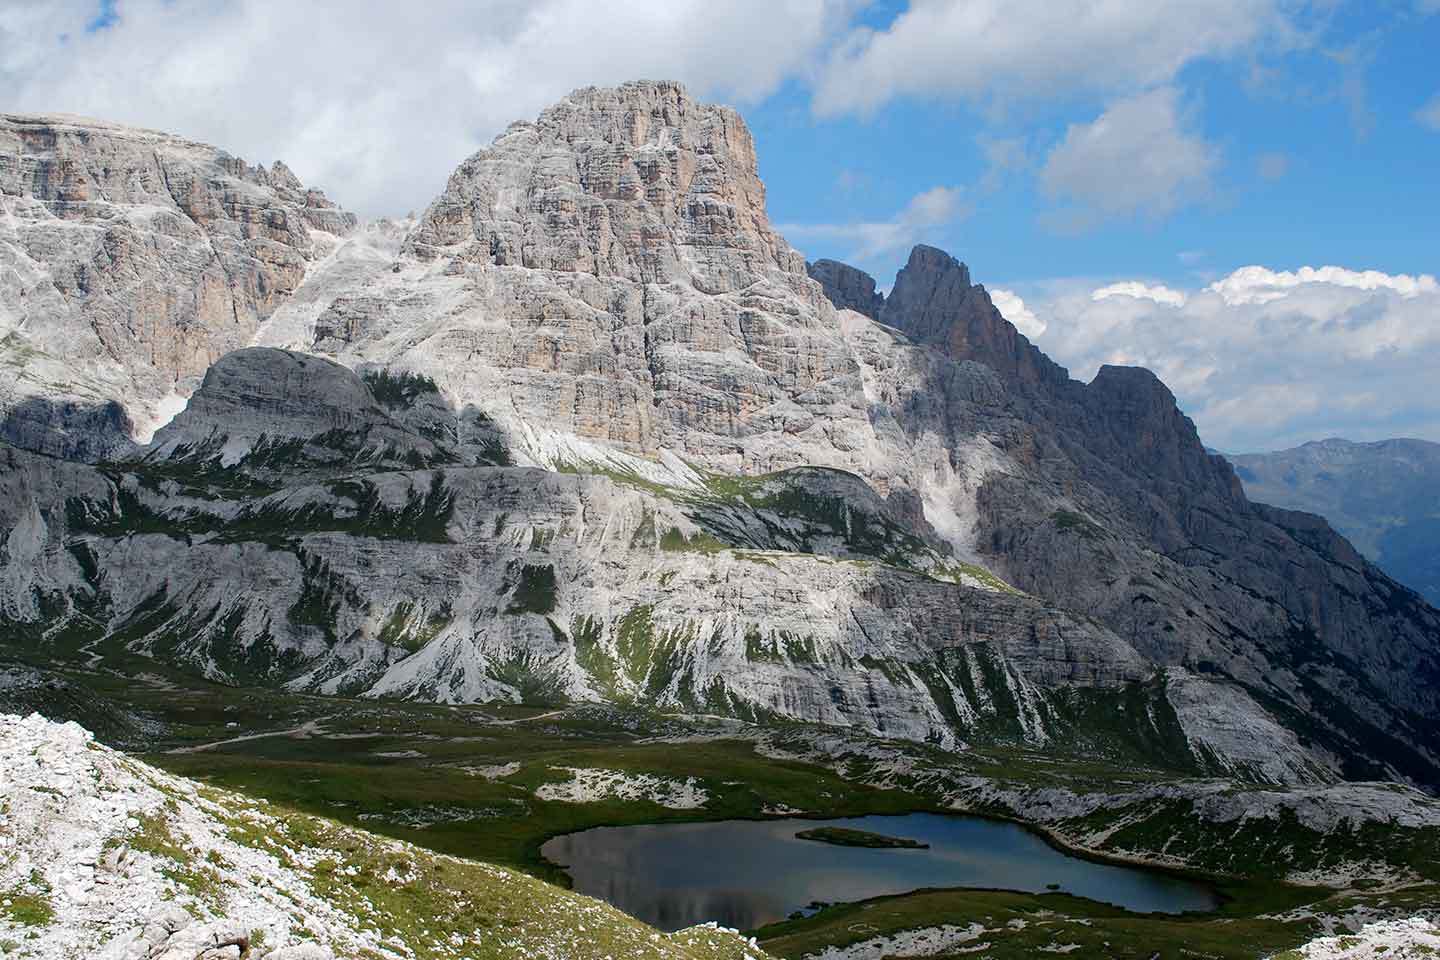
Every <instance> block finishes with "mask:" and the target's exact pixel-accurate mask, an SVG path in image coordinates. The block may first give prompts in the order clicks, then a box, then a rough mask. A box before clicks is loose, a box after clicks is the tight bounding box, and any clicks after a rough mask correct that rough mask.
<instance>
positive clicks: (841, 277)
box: [805, 260, 885, 320]
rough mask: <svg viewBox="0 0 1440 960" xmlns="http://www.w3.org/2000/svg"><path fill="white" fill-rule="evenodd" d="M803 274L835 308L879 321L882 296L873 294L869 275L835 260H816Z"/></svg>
mask: <svg viewBox="0 0 1440 960" xmlns="http://www.w3.org/2000/svg"><path fill="white" fill-rule="evenodd" d="M805 271H806V272H807V273H808V274H810V278H811V279H812V280H814V281H815V282H816V283H818V284H820V287H821V289H823V290H824V291H825V296H826V297H827V298H828V299H829V300H830V302H831V303H833V304H835V306H836V307H837V308H838V309H840V310H854V311H855V312H856V313H859V314H863V315H865V316H867V317H869V318H870V319H871V320H879V319H880V311H882V310H884V309H885V297H884V295H883V294H880V293H878V292H876V290H875V278H874V277H872V276H870V274H868V273H866V272H865V271H863V270H857V269H856V268H855V267H852V266H850V265H849V264H848V263H841V262H840V261H838V260H816V261H815V262H814V263H807V264H805Z"/></svg>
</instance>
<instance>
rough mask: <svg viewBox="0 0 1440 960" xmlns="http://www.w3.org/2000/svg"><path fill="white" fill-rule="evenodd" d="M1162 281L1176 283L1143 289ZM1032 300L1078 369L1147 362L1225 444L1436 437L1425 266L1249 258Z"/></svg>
mask: <svg viewBox="0 0 1440 960" xmlns="http://www.w3.org/2000/svg"><path fill="white" fill-rule="evenodd" d="M1157 289H1159V290H1162V291H1167V292H1166V293H1164V294H1162V295H1161V296H1159V297H1151V296H1143V295H1134V294H1136V293H1138V292H1141V291H1146V292H1154V291H1156V290H1157ZM1122 290H1124V291H1127V292H1119V291H1122ZM1102 291H1115V292H1109V293H1107V294H1106V295H1105V296H1097V294H1099V293H1101V292H1102ZM1171 294H1173V296H1172V295H1171ZM1032 309H1033V312H1034V313H1036V314H1037V315H1038V316H1039V318H1040V319H1041V320H1042V322H1044V324H1045V332H1044V334H1043V335H1042V336H1041V337H1040V338H1039V340H1038V343H1039V345H1040V346H1041V348H1042V349H1044V350H1045V351H1046V352H1047V353H1049V354H1050V355H1051V356H1053V357H1054V358H1055V359H1056V360H1057V361H1059V362H1060V363H1062V364H1065V365H1066V366H1068V367H1069V368H1070V370H1071V372H1072V374H1073V375H1075V376H1078V377H1080V378H1082V379H1087V380H1088V379H1089V378H1090V377H1092V376H1094V374H1095V372H1096V370H1098V369H1099V367H1100V366H1101V365H1102V364H1106V363H1120V364H1132V365H1139V366H1145V367H1149V368H1150V369H1152V370H1154V371H1155V373H1156V374H1158V375H1159V376H1160V378H1161V379H1162V380H1164V381H1165V382H1166V383H1167V384H1168V385H1169V386H1170V388H1171V389H1172V390H1174V391H1175V393H1176V395H1177V397H1178V398H1179V400H1180V404H1181V406H1182V407H1183V408H1184V409H1185V411H1186V412H1187V413H1188V414H1190V416H1192V417H1193V418H1194V419H1195V421H1196V423H1197V424H1198V426H1199V428H1200V432H1201V436H1202V437H1203V438H1204V440H1205V442H1206V443H1208V444H1210V445H1211V446H1215V447H1218V448H1220V449H1222V450H1231V451H1237V452H1238V451H1245V450H1260V449H1275V448H1279V447H1284V446H1289V445H1293V444H1295V443H1299V442H1302V441H1304V440H1309V439H1315V438H1317V437H1325V436H1344V437H1350V438H1353V439H1357V440H1371V439H1380V438H1383V437H1389V436H1421V437H1428V438H1430V439H1435V440H1440V403H1437V401H1436V399H1435V394H1434V365H1435V359H1434V358H1435V357H1436V356H1437V355H1440V284H1437V282H1436V279H1435V277H1433V276H1431V275H1428V274H1426V275H1421V276H1407V275H1404V274H1386V273H1381V272H1378V271H1361V270H1351V269H1345V268H1341V267H1318V268H1315V267H1301V268H1300V269H1297V270H1293V271H1277V270H1273V269H1269V268H1266V267H1255V266H1252V267H1244V268H1242V269H1240V270H1236V271H1235V272H1233V273H1231V274H1230V275H1229V276H1226V277H1224V278H1222V279H1221V280H1218V281H1216V282H1215V283H1213V284H1211V285H1209V286H1207V287H1204V288H1201V289H1198V290H1192V291H1184V292H1181V291H1173V290H1168V288H1163V287H1161V288H1157V287H1155V286H1153V285H1148V284H1144V283H1141V282H1138V281H1135V282H1131V283H1121V284H1112V285H1110V286H1109V287H1102V288H1100V290H1087V289H1084V288H1076V289H1071V290H1064V291H1061V292H1059V293H1056V294H1054V295H1053V296H1051V297H1050V298H1049V299H1048V300H1047V301H1046V302H1043V303H1034V304H1032Z"/></svg>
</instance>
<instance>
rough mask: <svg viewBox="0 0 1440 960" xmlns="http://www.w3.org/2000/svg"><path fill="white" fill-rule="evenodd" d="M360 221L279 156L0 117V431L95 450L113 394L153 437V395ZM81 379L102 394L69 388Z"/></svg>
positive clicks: (61, 448)
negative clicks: (1, 382) (264, 161)
mask: <svg viewBox="0 0 1440 960" xmlns="http://www.w3.org/2000/svg"><path fill="white" fill-rule="evenodd" d="M354 226H355V218H354V217H353V216H351V215H350V214H347V213H345V212H343V211H341V210H339V209H338V208H336V207H335V206H334V205H333V204H331V203H329V202H328V201H327V200H326V199H325V197H324V195H323V194H321V193H320V192H319V191H315V190H306V189H305V188H304V187H303V186H302V185H301V184H300V182H299V181H298V180H297V179H296V178H295V176H294V174H293V173H291V172H290V170H289V169H288V168H286V167H285V166H284V164H282V163H279V162H276V163H275V164H274V165H273V166H271V167H270V168H268V169H267V168H265V167H252V166H249V165H247V164H246V163H245V162H244V161H242V160H240V159H238V158H235V157H231V156H230V155H228V154H226V153H224V152H223V151H220V150H217V149H215V148H214V147H209V146H206V145H204V144H199V143H194V142H191V141H187V140H183V139H181V138H179V137H174V136H171V135H169V134H163V133H156V132H153V131H147V130H138V129H135V128H130V127H121V126H117V125H113V124H107V123H103V122H98V121H90V120H81V119H78V118H71V117H62V116H22V115H14V114H5V115H0V334H3V336H4V340H3V343H0V362H3V363H4V364H5V365H7V366H8V367H11V368H14V372H15V374H16V376H14V377H10V378H6V380H7V383H6V387H5V388H0V389H3V393H0V410H3V414H4V416H5V418H6V419H5V423H4V428H3V434H0V435H3V436H4V437H5V438H6V439H9V440H11V441H12V442H17V443H22V444H26V445H30V446H34V447H35V448H37V449H40V448H44V447H47V446H48V447H49V448H50V449H49V451H48V452H52V453H57V454H59V455H65V456H92V455H94V454H95V452H96V450H97V449H105V448H113V447H114V446H116V445H117V444H119V443H120V441H121V439H122V438H123V434H119V435H118V436H111V434H112V432H113V431H112V428H113V427H114V426H117V425H116V424H113V423H111V422H110V421H111V420H112V419H113V418H111V417H108V416H106V415H104V414H103V413H97V412H96V410H95V408H96V406H97V405H99V406H100V407H101V408H102V410H103V407H104V404H105V403H106V402H108V401H120V402H122V403H124V404H125V405H126V407H127V415H128V416H129V419H130V427H131V430H132V431H133V432H138V433H140V434H141V435H142V437H141V438H142V439H148V433H149V429H150V428H149V427H148V424H149V422H150V421H152V420H154V419H156V418H157V416H159V415H160V411H159V410H158V409H157V405H158V403H159V401H161V400H162V398H164V397H166V396H167V395H169V394H172V393H174V392H176V391H177V390H178V391H179V392H180V393H181V394H188V393H189V391H190V390H191V389H193V386H194V383H195V381H196V380H197V379H198V378H199V377H200V376H202V375H203V374H204V372H205V370H206V369H208V368H209V366H210V364H212V363H213V362H214V361H215V360H216V359H218V358H219V357H220V356H222V355H223V354H225V353H228V352H229V351H231V350H234V349H236V348H238V347H242V346H245V345H246V344H248V343H249V341H250V338H251V337H252V336H253V335H254V333H255V331H256V329H257V327H258V326H259V324H260V322H261V321H262V320H264V319H265V318H267V317H268V316H269V315H270V314H271V313H272V312H273V311H274V310H275V308H276V307H277V306H278V305H279V304H280V303H281V302H283V301H284V300H285V299H286V298H287V297H288V296H289V295H290V294H291V293H293V292H294V291H295V289H296V288H297V287H298V286H299V285H300V283H301V281H302V280H303V279H304V277H305V273H306V270H307V269H308V267H309V265H310V264H311V263H312V262H314V261H315V260H316V259H318V258H319V257H321V256H323V255H324V254H325V253H326V252H328V250H329V248H330V246H331V245H332V244H333V242H334V239H335V238H337V237H339V236H341V235H343V234H346V233H348V232H349V231H350V230H352V229H353V228H354ZM56 366H60V367H62V368H63V370H62V372H59V373H57V371H56V370H55V367H56ZM75 375H81V376H83V377H84V378H86V379H89V380H93V381H94V382H95V383H96V384H97V385H98V390H97V391H96V392H99V393H101V394H102V398H97V397H92V396H90V395H88V391H82V392H77V391H76V390H75V388H74V387H73V386H71V385H70V384H71V379H72V377H73V376H75ZM31 397H39V398H41V399H42V400H45V401H49V402H51V404H52V407H51V409H52V411H58V412H55V413H52V417H59V426H60V430H57V431H56V433H57V435H58V436H60V437H62V439H61V440H60V441H58V442H56V443H51V444H46V443H44V442H43V441H42V438H37V437H36V436H35V431H34V430H33V429H31V428H30V427H28V426H27V425H28V424H32V423H33V422H34V420H35V419H36V417H35V413H34V410H33V409H32V408H27V407H26V406H25V403H26V401H27V400H28V399H29V398H31ZM57 400H60V401H62V403H61V404H60V406H56V405H55V401H57ZM66 432H73V433H74V438H73V440H69V441H66V440H64V439H63V436H64V434H65V433H66Z"/></svg>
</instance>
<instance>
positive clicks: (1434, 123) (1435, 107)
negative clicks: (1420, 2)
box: [1415, 0, 1440, 131]
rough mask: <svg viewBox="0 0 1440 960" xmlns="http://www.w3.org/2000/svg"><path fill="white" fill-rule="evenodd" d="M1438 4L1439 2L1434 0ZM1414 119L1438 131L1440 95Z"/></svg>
mask: <svg viewBox="0 0 1440 960" xmlns="http://www.w3.org/2000/svg"><path fill="white" fill-rule="evenodd" d="M1436 3H1440V0H1436ZM1415 119H1416V120H1418V121H1420V123H1421V124H1422V125H1423V126H1426V127H1429V128H1430V129H1431V130H1435V131H1440V93H1437V94H1435V96H1433V97H1431V98H1430V99H1429V100H1428V101H1426V103H1425V106H1423V107H1421V108H1420V109H1419V110H1416V111H1415Z"/></svg>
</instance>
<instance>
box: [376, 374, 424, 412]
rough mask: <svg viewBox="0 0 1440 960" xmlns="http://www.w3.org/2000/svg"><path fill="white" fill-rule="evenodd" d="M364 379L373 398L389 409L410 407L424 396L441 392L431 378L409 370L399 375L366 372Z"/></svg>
mask: <svg viewBox="0 0 1440 960" xmlns="http://www.w3.org/2000/svg"><path fill="white" fill-rule="evenodd" d="M364 379H365V385H366V386H367V387H369V388H370V394H371V396H373V397H374V398H375V399H376V400H378V401H379V402H380V403H383V404H384V405H385V406H387V407H408V406H410V405H411V404H413V403H414V402H415V401H416V400H418V399H419V398H420V397H421V396H422V395H424V394H427V393H435V394H438V393H439V392H440V388H439V387H438V386H436V384H435V381H434V380H432V379H431V378H430V377H427V376H425V375H424V374H423V373H412V372H411V371H409V370H401V371H400V372H398V373H392V372H390V371H389V370H366V371H365V373H364Z"/></svg>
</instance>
